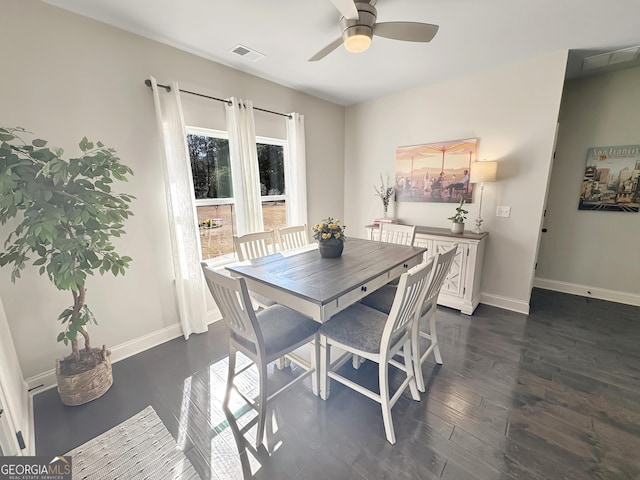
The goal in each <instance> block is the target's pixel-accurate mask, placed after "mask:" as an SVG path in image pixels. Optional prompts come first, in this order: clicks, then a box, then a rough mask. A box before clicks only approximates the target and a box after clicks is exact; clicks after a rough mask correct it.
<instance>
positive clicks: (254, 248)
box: [233, 231, 275, 262]
mask: <svg viewBox="0 0 640 480" xmlns="http://www.w3.org/2000/svg"><path fill="white" fill-rule="evenodd" d="M233 245H234V247H235V249H236V254H237V255H238V260H240V261H241V262H243V261H245V260H253V259H254V258H259V257H264V256H266V255H270V254H272V253H274V245H275V244H274V236H273V231H269V232H257V233H247V234H246V235H241V236H239V237H238V236H236V235H234V236H233Z"/></svg>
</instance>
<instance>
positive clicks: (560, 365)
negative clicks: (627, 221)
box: [34, 289, 640, 480]
mask: <svg viewBox="0 0 640 480" xmlns="http://www.w3.org/2000/svg"><path fill="white" fill-rule="evenodd" d="M438 329H439V330H438V334H439V337H440V341H441V345H442V347H441V348H442V356H443V359H444V365H442V366H441V367H436V366H435V365H434V364H433V363H429V362H427V363H425V364H424V374H425V380H426V381H427V382H428V384H427V393H426V394H423V395H422V398H421V401H420V402H415V401H413V400H411V398H410V396H409V394H408V392H407V393H406V394H405V395H403V396H402V397H401V398H400V400H399V401H398V403H397V404H396V406H395V407H394V409H393V419H394V424H395V428H396V436H397V438H398V440H397V443H396V444H395V445H391V444H389V443H387V442H386V440H385V435H384V429H383V425H382V415H381V412H380V407H379V405H378V404H376V403H375V402H373V401H371V400H369V399H367V398H365V397H363V396H362V395H360V394H358V393H356V392H354V391H352V390H350V389H347V388H346V387H343V386H341V385H340V384H337V383H336V382H333V383H332V389H331V397H330V398H329V399H328V400H327V401H326V402H324V401H322V400H320V399H319V398H317V397H315V396H313V395H312V394H311V392H310V385H309V383H304V382H303V383H302V384H300V385H298V386H296V387H294V388H293V389H292V390H290V391H289V392H287V393H285V394H283V395H282V396H280V397H279V398H278V399H276V401H275V402H274V403H273V408H272V410H271V412H272V413H271V414H270V419H271V425H268V427H269V428H268V429H269V430H270V431H272V433H271V434H270V436H269V448H268V450H267V449H266V448H263V449H261V450H260V451H258V452H255V450H254V451H252V449H251V448H247V444H250V443H251V442H253V441H254V438H252V437H251V432H250V433H249V434H248V435H247V437H248V438H246V439H243V438H242V437H241V436H240V435H239V434H238V432H237V429H238V424H239V425H240V426H242V425H243V424H244V423H245V422H246V418H248V415H249V414H247V415H242V413H243V412H244V411H245V410H246V409H243V408H242V407H241V405H242V404H241V402H240V401H238V399H237V398H235V399H234V401H233V405H232V407H233V408H232V410H233V411H234V413H235V417H239V420H237V421H236V420H235V417H231V418H227V417H226V416H225V414H224V412H223V411H222V408H221V402H222V397H223V395H224V382H225V378H226V353H225V352H226V333H225V329H224V326H223V324H222V323H220V322H218V323H216V324H213V325H211V327H210V328H209V333H208V334H206V335H194V336H192V338H191V339H190V340H189V341H185V340H184V339H175V340H173V341H170V342H167V343H165V344H163V345H160V346H158V347H156V348H153V349H150V350H148V351H146V352H143V353H141V354H139V355H135V356H134V357H131V358H129V359H126V360H123V361H121V362H119V363H117V364H115V365H114V366H113V368H114V385H113V387H112V388H111V390H110V391H109V392H107V393H106V394H105V395H104V396H103V397H102V398H100V399H98V400H96V401H94V402H92V403H89V404H87V405H84V406H80V407H65V406H63V405H62V404H61V403H60V400H59V399H58V396H57V393H56V391H55V390H49V391H47V392H43V393H41V394H39V395H36V396H35V398H34V412H35V429H36V432H35V433H36V449H37V454H38V455H49V456H51V455H57V454H61V453H64V452H66V451H68V450H70V449H72V448H74V447H76V446H78V445H80V444H82V443H84V442H86V441H88V440H89V439H91V438H93V437H95V436H97V435H99V434H101V433H102V432H104V431H106V430H108V429H110V428H111V427H113V426H115V425H116V424H118V423H120V422H122V421H124V420H126V419H127V418H129V417H131V416H133V415H134V414H136V413H137V412H139V411H140V410H142V409H144V408H145V407H146V406H147V405H152V406H153V408H154V409H155V410H156V412H157V413H158V415H159V416H160V418H161V419H162V420H163V422H164V423H165V425H166V426H167V428H168V429H169V431H170V432H171V434H172V435H173V436H174V438H175V439H176V440H177V442H178V444H179V446H180V447H181V448H182V449H183V450H184V451H185V454H186V455H187V457H188V458H189V459H190V460H191V462H192V463H193V465H194V467H195V468H196V469H197V470H198V472H199V473H200V475H201V476H202V478H213V479H225V480H226V479H236V478H237V479H242V478H257V479H274V480H287V479H296V480H303V479H314V480H315V479H358V480H363V479H366V480H371V479H394V480H397V479H427V480H429V479H436V478H443V479H452V480H466V479H469V480H471V479H477V480H488V479H502V480H512V479H531V480H541V479H576V480H583V479H592V478H593V479H616V480H621V479H628V480H638V479H640V308H637V307H631V306H625V305H621V304H615V303H610V302H605V301H600V300H593V299H588V298H583V297H577V296H572V295H566V294H560V293H556V292H551V291H545V290H537V289H536V290H534V292H533V298H532V305H531V314H530V315H528V316H525V315H519V314H515V313H512V312H507V311H505V310H501V309H498V308H493V307H488V306H485V305H480V306H479V307H478V309H477V310H476V313H475V314H474V315H473V317H468V316H463V315H460V313H459V312H456V311H454V310H450V309H447V308H439V309H438ZM343 369H344V371H346V372H348V373H349V375H352V376H353V378H356V379H358V380H359V381H361V382H364V383H366V384H374V385H375V384H376V376H377V369H376V368H375V366H374V365H373V364H371V363H370V362H366V363H365V364H364V365H362V366H361V368H360V369H359V370H357V371H356V370H353V369H352V368H351V366H350V365H345V366H344V367H343ZM297 370H299V369H295V368H294V369H293V370H292V369H288V368H287V369H285V370H283V371H278V370H275V369H272V370H271V372H270V375H271V376H272V378H273V381H274V382H275V383H277V382H278V381H281V380H282V379H283V378H286V377H287V376H288V375H294V374H297V373H299V372H297ZM249 372H251V371H249ZM245 387H246V389H247V390H251V389H252V388H253V389H255V388H256V387H255V383H254V382H253V378H252V375H251V373H249V375H248V376H247V378H246V382H245ZM252 475H253V477H252Z"/></svg>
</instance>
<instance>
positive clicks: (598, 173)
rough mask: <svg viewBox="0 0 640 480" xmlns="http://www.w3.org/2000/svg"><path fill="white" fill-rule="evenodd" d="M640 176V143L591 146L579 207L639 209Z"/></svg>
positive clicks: (612, 209)
mask: <svg viewBox="0 0 640 480" xmlns="http://www.w3.org/2000/svg"><path fill="white" fill-rule="evenodd" d="M639 177H640V145H621V146H610V147H591V148H589V150H587V165H586V167H585V170H584V177H583V179H582V188H581V189H580V201H579V203H578V209H579V210H601V211H606V212H637V211H638V210H639V209H640V181H639Z"/></svg>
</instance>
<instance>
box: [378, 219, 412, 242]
mask: <svg viewBox="0 0 640 480" xmlns="http://www.w3.org/2000/svg"><path fill="white" fill-rule="evenodd" d="M415 239H416V226H415V225H399V224H397V223H381V224H380V236H379V241H381V242H387V243H395V244H396V245H409V246H413V242H414V241H415Z"/></svg>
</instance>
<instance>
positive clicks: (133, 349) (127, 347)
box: [25, 310, 220, 395]
mask: <svg viewBox="0 0 640 480" xmlns="http://www.w3.org/2000/svg"><path fill="white" fill-rule="evenodd" d="M218 320H220V312H218V311H217V310H212V311H210V312H207V324H210V323H213V322H216V321H218ZM180 336H182V328H181V326H180V324H179V323H174V324H173V325H169V326H168V327H165V328H162V329H160V330H156V331H155V332H151V333H149V334H147V335H143V336H142V337H138V338H134V339H133V340H129V341H128V342H125V343H121V344H120V345H116V346H115V347H111V348H109V350H111V363H116V362H119V361H120V360H124V359H125V358H129V357H131V356H132V355H135V354H137V353H140V352H144V351H145V350H148V349H150V348H153V347H156V346H158V345H160V344H162V343H165V342H168V341H169V340H173V339H174V338H178V337H180ZM25 382H26V383H27V388H28V389H29V391H30V393H31V395H37V394H38V393H41V392H44V391H45V390H48V389H50V388H53V387H55V386H56V372H55V370H54V369H51V370H48V371H46V372H43V373H40V374H38V375H34V376H33V377H30V378H27V379H26V380H25ZM32 389H33V390H32Z"/></svg>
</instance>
